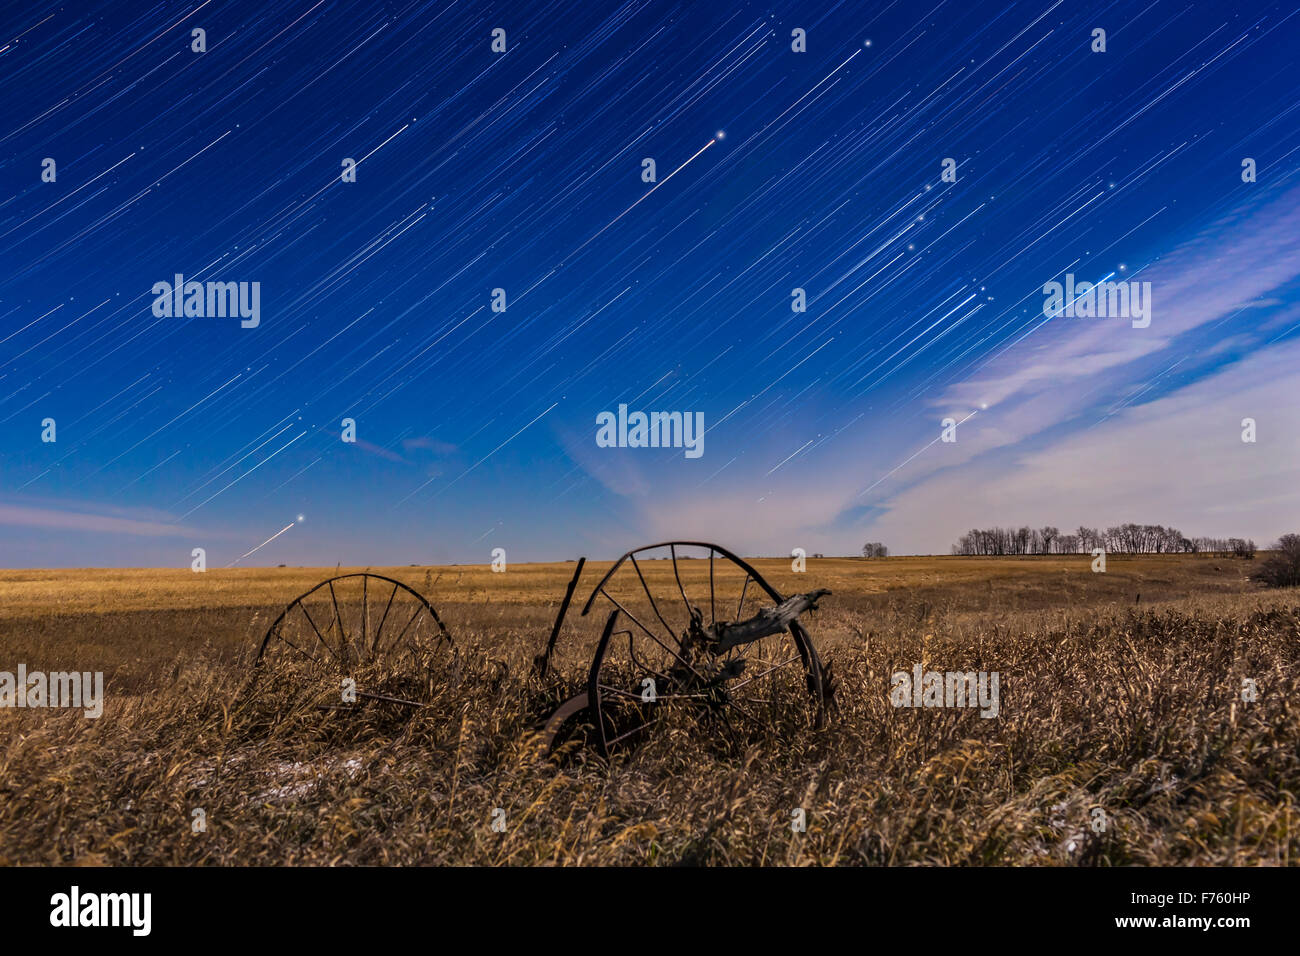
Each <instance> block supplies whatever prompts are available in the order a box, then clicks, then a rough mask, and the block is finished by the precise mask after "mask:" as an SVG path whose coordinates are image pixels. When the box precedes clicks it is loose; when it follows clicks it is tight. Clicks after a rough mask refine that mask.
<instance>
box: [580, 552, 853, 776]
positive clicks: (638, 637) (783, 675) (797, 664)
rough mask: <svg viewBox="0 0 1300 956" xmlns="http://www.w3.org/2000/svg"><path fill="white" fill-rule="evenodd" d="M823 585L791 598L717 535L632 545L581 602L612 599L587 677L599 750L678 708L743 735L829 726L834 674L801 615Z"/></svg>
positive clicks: (735, 738) (628, 740)
mask: <svg viewBox="0 0 1300 956" xmlns="http://www.w3.org/2000/svg"><path fill="white" fill-rule="evenodd" d="M824 593H828V592H815V593H813V594H810V595H801V596H797V597H795V598H791V599H790V600H788V601H787V600H786V599H784V598H783V597H782V596H781V594H780V593H779V592H777V590H776V589H775V588H773V587H772V586H771V585H770V584H769V583H768V582H767V581H766V580H764V578H763V576H762V575H761V574H759V573H758V572H757V571H756V570H755V569H754V568H753V567H751V566H750V565H749V564H747V563H746V562H745V561H743V560H742V559H741V558H739V557H737V556H736V555H734V554H732V553H731V552H730V551H727V550H726V549H724V548H721V547H719V546H717V545H713V544H707V543H702V542H691V541H673V542H666V543H664V544H656V545H649V546H647V547H644V548H639V549H637V550H636V551H630V552H628V553H627V554H625V555H624V556H623V557H622V558H620V559H619V560H618V561H617V562H616V563H615V564H614V566H613V567H612V568H611V569H610V571H609V573H608V574H606V575H605V577H604V579H603V580H601V582H600V584H598V585H597V586H596V589H595V591H594V592H593V593H592V595H591V598H590V599H589V600H588V601H587V605H586V607H585V608H584V609H583V612H582V613H583V614H584V615H585V614H587V613H588V612H589V611H590V610H591V609H592V607H593V606H595V605H596V604H597V603H601V604H603V605H604V606H606V607H608V608H609V614H608V617H607V618H606V621H605V627H604V631H603V632H602V634H601V638H600V642H599V644H598V646H597V648H596V652H595V655H594V657H593V659H592V664H591V671H590V674H589V676H588V681H587V704H588V716H589V718H590V722H591V724H592V725H593V729H594V738H595V745H596V747H597V749H598V750H599V751H600V752H601V754H602V755H604V756H609V755H610V753H612V752H613V751H615V750H618V749H621V748H624V747H626V746H628V745H629V744H634V743H636V742H638V741H640V740H642V739H644V737H645V735H646V734H647V733H648V732H649V731H650V730H651V729H652V728H654V727H655V726H656V725H659V724H666V723H669V722H671V721H672V720H673V717H674V715H675V714H688V715H689V718H688V719H692V720H696V721H698V722H699V723H700V725H701V727H702V729H704V730H705V731H706V732H709V733H713V734H716V735H718V736H720V737H723V738H726V739H728V740H730V741H732V742H734V743H738V744H743V743H745V742H747V741H750V740H753V739H756V738H758V737H761V736H763V735H764V734H769V733H789V732H800V731H806V730H811V729H815V728H819V727H821V726H822V725H823V724H824V721H825V704H826V691H825V687H824V681H823V678H824V672H823V669H822V665H821V662H820V661H819V660H818V658H817V652H816V650H815V649H814V648H813V644H812V641H811V639H810V638H809V636H808V632H807V631H806V630H805V629H804V627H803V625H802V624H800V623H799V621H798V620H797V617H798V614H799V613H800V612H801V611H803V610H808V609H811V608H813V607H815V606H816V605H815V601H816V600H817V599H818V598H819V597H820V596H821V595H822V594H824Z"/></svg>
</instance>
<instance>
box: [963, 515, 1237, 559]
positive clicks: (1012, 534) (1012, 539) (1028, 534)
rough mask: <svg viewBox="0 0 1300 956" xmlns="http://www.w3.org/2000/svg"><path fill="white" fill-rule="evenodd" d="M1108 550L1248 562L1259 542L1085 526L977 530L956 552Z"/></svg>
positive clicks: (1157, 528) (1139, 527)
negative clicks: (1215, 554)
mask: <svg viewBox="0 0 1300 956" xmlns="http://www.w3.org/2000/svg"><path fill="white" fill-rule="evenodd" d="M1095 548H1104V549H1105V550H1106V552H1107V553H1108V554H1198V553H1201V552H1206V551H1231V552H1232V553H1233V554H1235V555H1237V556H1239V557H1243V558H1253V557H1254V556H1255V542H1254V541H1252V540H1250V539H1248V538H1206V537H1198V538H1189V537H1187V536H1185V535H1184V534H1183V533H1182V532H1181V531H1179V530H1178V529H1177V528H1166V527H1165V526H1164V525H1159V524H1134V523H1132V522H1129V523H1128V524H1121V525H1115V526H1113V527H1110V528H1107V529H1106V530H1105V531H1102V530H1101V529H1100V528H1087V527H1084V526H1082V525H1080V526H1079V527H1078V528H1076V529H1075V530H1074V531H1072V532H1066V533H1064V534H1063V533H1062V532H1061V531H1060V529H1059V528H1055V527H1053V526H1051V525H1047V526H1045V527H1042V528H1030V527H1028V526H1023V527H1020V528H972V529H971V530H970V531H968V532H966V534H964V535H962V536H961V537H960V538H958V539H957V542H956V544H954V545H953V546H952V553H953V554H958V555H1007V554H1089V553H1091V552H1092V551H1093V549H1095Z"/></svg>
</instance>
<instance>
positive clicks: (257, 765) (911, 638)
mask: <svg viewBox="0 0 1300 956" xmlns="http://www.w3.org/2000/svg"><path fill="white" fill-rule="evenodd" d="M756 563H757V565H758V566H759V569H760V570H761V571H762V572H763V573H764V574H765V575H768V576H769V579H770V580H771V581H772V583H773V584H774V585H775V586H776V587H777V588H778V589H780V590H782V591H784V592H787V593H788V592H792V591H795V590H809V589H811V588H813V587H829V588H831V589H832V591H833V592H834V595H833V597H830V598H827V599H825V601H824V602H823V605H822V606H823V610H821V611H819V612H817V613H816V614H815V615H812V616H811V617H810V618H808V619H806V623H807V625H808V626H809V629H810V631H811V633H812V635H813V639H814V641H815V642H816V644H817V647H818V649H819V651H820V652H821V654H822V656H823V658H829V659H831V660H833V662H834V669H835V673H836V676H837V679H838V689H837V692H836V695H835V700H836V704H837V713H836V714H835V717H834V720H833V721H832V723H831V725H830V726H829V727H828V728H827V729H826V730H824V731H822V732H811V731H809V730H806V729H805V728H803V727H801V726H799V725H798V723H797V721H796V720H795V719H794V718H793V717H791V718H790V719H789V720H785V718H782V719H783V723H781V724H780V725H778V726H773V727H770V728H768V729H767V730H766V731H764V732H762V733H758V734H755V735H753V736H752V738H751V739H748V740H746V741H744V742H743V744H742V745H741V746H736V745H734V744H732V743H730V742H726V741H723V740H719V739H717V738H715V737H714V736H712V735H709V734H704V733H701V732H699V728H698V727H696V726H694V725H693V724H692V723H691V721H690V720H689V719H688V718H687V715H679V719H675V720H674V721H673V722H672V723H670V725H669V726H668V727H667V728H665V729H664V730H663V731H662V732H660V733H658V734H656V735H655V736H654V737H653V738H652V739H651V740H650V741H649V742H647V743H646V744H645V745H644V746H642V747H640V748H639V749H637V750H635V751H633V752H632V753H630V754H627V755H625V756H622V757H618V758H616V759H615V760H614V761H613V762H612V763H605V762H603V761H601V760H599V759H596V758H594V757H593V756H592V755H591V754H589V753H586V752H583V751H574V752H571V753H569V754H568V755H567V756H565V757H563V758H562V759H560V760H557V761H545V760H538V759H536V758H535V747H534V743H535V738H534V734H535V731H536V721H537V718H539V717H540V716H543V715H544V714H546V713H547V712H548V711H549V710H550V709H551V708H553V707H554V706H555V705H556V704H557V703H559V702H560V701H561V700H563V699H564V698H566V697H567V696H569V695H570V694H572V693H574V692H575V691H577V690H578V689H579V688H580V687H581V685H582V684H583V682H584V680H585V677H586V670H587V661H588V659H589V657H590V652H591V648H592V645H593V644H594V640H595V634H596V631H597V630H598V626H599V625H598V622H597V621H596V620H595V618H596V615H594V614H593V615H592V616H591V617H588V618H579V617H578V616H577V612H578V611H579V610H580V603H577V605H576V606H575V608H574V609H573V611H572V612H571V617H570V626H569V627H568V628H566V633H565V635H564V637H563V639H562V644H561V650H560V653H559V655H558V656H557V659H556V662H555V665H554V669H553V673H552V675H551V678H550V679H548V680H547V681H544V682H543V681H539V680H537V679H536V678H535V677H534V676H532V674H531V673H530V669H529V664H530V662H531V660H532V657H533V655H534V654H536V653H537V652H538V651H539V650H540V649H541V646H542V644H543V643H544V641H545V638H546V635H547V633H548V631H549V627H550V624H551V621H552V619H553V617H554V614H555V609H556V607H557V605H558V603H559V599H560V597H561V595H562V594H563V590H564V585H565V584H566V583H567V581H568V578H569V576H570V575H571V574H572V571H573V567H574V566H573V565H572V564H554V565H512V566H511V567H510V570H509V571H508V572H507V573H506V574H491V573H490V572H489V570H488V569H487V568H486V567H484V566H479V567H472V568H470V567H452V568H427V569H426V568H396V569H375V570H377V571H379V573H384V574H388V575H390V576H392V577H395V578H398V579H400V580H402V581H404V582H406V583H408V584H410V585H411V586H412V587H414V588H416V589H417V590H420V591H422V592H423V593H425V594H426V595H427V596H428V597H429V598H430V599H431V600H432V601H433V603H434V604H435V605H436V607H437V608H438V611H439V614H440V615H441V616H442V618H443V620H444V621H445V622H446V624H447V626H448V628H449V629H450V631H451V632H452V635H453V637H454V638H455V640H456V644H457V648H458V654H457V657H456V659H455V661H454V663H451V664H449V663H447V662H446V661H443V660H439V661H438V662H437V663H436V664H435V663H433V662H432V661H419V660H411V659H405V660H395V661H390V662H387V663H386V664H385V665H382V666H378V667H375V668H373V669H372V670H370V671H367V672H365V673H364V674H363V675H362V676H363V677H364V678H365V679H366V686H383V687H385V688H388V689H391V690H393V691H399V692H400V695H401V696H418V697H419V699H421V700H422V701H423V702H424V703H425V704H426V706H425V707H424V708H423V709H421V710H419V711H417V712H415V713H414V714H412V713H411V712H409V711H406V710H403V709H399V708H392V707H385V706H384V705H366V706H365V707H364V708H362V709H361V710H360V711H359V712H356V713H349V714H345V713H335V712H322V711H320V710H318V709H316V708H314V707H312V706H310V702H308V701H305V700H303V699H302V696H301V694H300V693H299V692H298V690H299V689H297V688H295V687H294V686H293V684H292V682H286V681H259V682H258V683H257V684H256V685H254V686H252V687H250V686H249V683H248V675H249V662H250V660H251V655H252V653H253V652H254V650H255V647H256V645H257V643H258V642H259V641H260V639H261V637H262V635H263V634H264V633H265V631H266V628H267V626H268V625H269V623H270V621H271V620H272V619H273V618H274V617H275V615H277V614H278V613H279V612H280V610H281V609H282V608H283V607H284V605H285V604H287V603H288V602H289V601H290V600H291V599H292V598H293V597H295V596H296V595H297V594H298V593H300V592H302V591H304V590H306V589H307V588H309V587H310V586H312V585H314V584H315V583H317V582H318V581H319V580H321V579H323V578H325V577H328V576H330V575H331V574H332V573H335V572H334V571H333V569H302V568H283V569H246V570H233V571H210V572H208V573H207V574H204V575H196V574H193V573H191V572H189V571H157V570H152V571H151V570H124V571H0V647H2V648H3V657H2V658H0V669H4V670H13V669H15V668H16V665H17V664H18V663H19V662H23V663H25V664H26V665H27V667H28V668H29V669H32V670H38V669H39V670H70V669H76V670H91V671H94V670H102V671H103V672H104V673H105V678H106V683H107V703H106V707H105V713H104V716H103V717H102V718H101V719H99V720H88V719H85V718H84V717H82V716H81V715H80V713H79V712H58V711H45V710H5V711H0V741H3V744H0V861H3V862H8V863H36V864H40V863H69V862H85V863H108V864H128V865H140V864H264V865H266V864H271V865H274V864H339V863H361V864H443V863H455V864H566V865H573V864H644V863H653V864H658V865H665V864H677V863H703V864H799V865H802V864H822V865H834V864H841V865H843V864H893V865H903V864H948V865H952V864H1049V865H1076V864H1085V865H1087V864H1100V865H1117V864H1130V863H1143V864H1198V865H1222V864H1243V863H1246V864H1248V863H1272V864H1283V865H1285V864H1289V863H1291V862H1292V860H1293V859H1294V858H1295V853H1296V850H1297V835H1296V833H1297V830H1296V822H1297V821H1296V819H1295V816H1296V810H1295V804H1294V794H1295V792H1296V789H1297V785H1298V784H1300V755H1298V754H1297V747H1298V744H1300V726H1298V724H1297V721H1298V716H1297V708H1296V707H1293V706H1292V705H1291V703H1290V702H1291V700H1293V699H1295V696H1296V691H1297V680H1298V678H1300V667H1298V664H1300V595H1297V593H1296V592H1295V591H1289V592H1287V591H1282V592H1272V593H1267V592H1261V591H1258V590H1256V589H1255V588H1254V587H1253V586H1251V585H1250V584H1249V583H1248V582H1247V581H1246V580H1245V573H1246V571H1247V570H1248V569H1249V565H1248V564H1247V563H1245V562H1242V561H1234V560H1232V559H1228V558H1220V557H1199V556H1198V557H1184V556H1176V557H1149V558H1138V559H1123V558H1116V557H1114V556H1111V557H1110V558H1109V559H1108V568H1107V573H1106V574H1092V573H1091V572H1090V570H1089V564H1090V559H1089V558H1087V557H1066V558H1056V557H1051V558H1007V559H984V558H946V557H945V558H891V559H886V560H876V561H860V560H849V559H823V560H818V559H809V562H808V570H807V573H806V574H802V575H795V574H793V573H791V572H790V566H789V562H788V560H771V561H760V562H756ZM656 564H658V565H660V566H655V565H653V564H652V565H649V566H648V570H647V575H648V577H649V578H650V579H651V581H652V585H653V584H654V583H656V582H663V583H666V581H667V578H670V577H671V568H670V566H667V565H666V563H656ZM686 564H688V565H689V562H687V563H686ZM604 567H606V566H598V565H592V566H589V568H588V570H587V571H586V572H585V573H584V577H583V581H584V584H585V585H586V589H587V590H589V589H590V587H591V586H592V585H593V584H594V582H595V581H596V580H597V577H598V575H599V573H600V572H603V570H604ZM344 570H347V569H344ZM685 573H686V576H687V577H688V578H690V577H691V576H692V575H694V576H696V577H698V575H700V574H701V573H704V572H703V571H702V569H701V568H698V567H697V568H689V567H688V570H687V571H686V572H685ZM689 586H690V584H689V582H688V587H689ZM1139 593H1140V594H1141V602H1140V604H1138V603H1137V595H1138V594H1139ZM585 594H586V590H580V595H581V596H582V597H585ZM917 662H921V663H923V664H924V665H925V666H926V667H927V668H933V669H936V670H963V671H964V670H989V671H994V670H996V671H998V672H999V673H1000V675H1001V716H1000V717H998V718H997V719H992V720H984V719H981V718H980V717H979V716H978V714H977V713H976V712H975V711H972V710H910V709H895V708H893V707H892V706H890V703H889V699H888V692H889V681H890V675H891V674H892V673H893V672H894V671H896V670H910V668H911V667H912V665H913V664H914V663H917ZM1243 678H1252V679H1254V680H1255V681H1256V682H1257V683H1258V686H1259V690H1260V695H1259V699H1258V700H1257V701H1256V702H1254V703H1249V704H1247V703H1244V702H1243V701H1242V700H1241V687H1242V680H1243ZM796 807H801V808H803V809H804V810H805V811H806V813H807V821H808V823H807V832H805V833H795V832H792V830H791V827H790V820H791V811H792V810H793V809H794V808H796ZM1095 807H1100V808H1102V810H1103V811H1104V812H1105V813H1106V815H1107V817H1108V820H1109V825H1108V826H1107V828H1106V829H1105V831H1104V832H1101V833H1095V832H1094V831H1093V829H1092V827H1091V826H1090V822H1091V820H1092V817H1091V811H1092V809H1093V808H1095ZM194 808H202V809H203V810H204V812H205V814H206V819H207V831H206V832H205V833H200V834H195V833H192V832H191V811H192V810H193V809H194ZM496 808H500V809H502V810H504V811H505V823H506V830H505V832H504V833H499V832H494V831H493V830H492V829H491V826H490V824H491V822H492V815H493V811H494V809H496Z"/></svg>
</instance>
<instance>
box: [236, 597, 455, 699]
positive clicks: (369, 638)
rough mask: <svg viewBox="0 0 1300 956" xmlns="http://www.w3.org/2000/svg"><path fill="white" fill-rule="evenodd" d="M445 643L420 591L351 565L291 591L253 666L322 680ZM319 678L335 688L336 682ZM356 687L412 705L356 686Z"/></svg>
mask: <svg viewBox="0 0 1300 956" xmlns="http://www.w3.org/2000/svg"><path fill="white" fill-rule="evenodd" d="M451 651H452V641H451V636H450V635H449V634H448V633H447V628H446V627H445V626H444V625H443V623H442V620H441V619H440V618H439V617H438V612H437V611H436V610H434V607H433V605H432V604H430V603H429V601H428V599H427V598H425V597H424V595H422V594H420V593H419V592H418V591H416V590H414V589H413V588H411V587H409V586H408V585H406V584H403V583H402V582H401V581H397V580H394V579H393V578H389V577H385V576H383V575H381V574H370V573H368V572H365V573H361V572H358V573H353V574H342V575H339V576H337V577H333V578H330V579H328V580H326V581H322V582H321V583H320V584H317V585H316V586H315V587H313V588H311V589H310V590H308V591H305V592H304V593H302V594H300V595H299V596H298V597H296V598H294V600H293V601H292V602H290V603H289V605H288V606H287V607H286V608H285V609H284V610H283V611H282V612H281V613H280V616H279V617H277V618H276V619H275V621H274V622H273V623H272V624H271V626H270V627H269V628H268V629H267V632H266V636H265V637H263V638H262V643H261V646H260V647H259V648H258V652H257V663H256V666H257V669H258V670H259V671H262V670H266V669H271V668H283V669H286V670H291V671H294V672H297V673H299V674H302V675H303V676H304V677H306V678H307V679H309V680H311V681H312V682H313V683H322V682H324V681H325V680H326V679H327V678H329V679H334V678H338V677H340V676H343V677H347V676H353V675H355V674H356V673H357V672H358V671H363V670H365V669H367V668H368V667H369V665H378V664H382V663H386V662H396V661H397V660H398V659H400V658H402V657H404V656H416V655H419V656H422V658H423V659H426V660H427V659H428V657H429V655H431V654H432V655H437V656H443V655H447V654H450V653H451ZM324 686H328V687H329V688H331V691H332V693H334V694H335V695H337V693H338V687H339V685H338V683H333V684H326V685H324ZM356 695H357V697H358V698H360V699H363V700H365V699H375V700H385V701H390V702H393V703H398V704H407V705H411V706H418V703H417V702H415V701H411V700H407V699H403V698H400V697H393V696H391V695H386V694H378V693H373V692H371V691H367V690H364V689H357V690H356ZM336 699H337V697H336Z"/></svg>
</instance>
